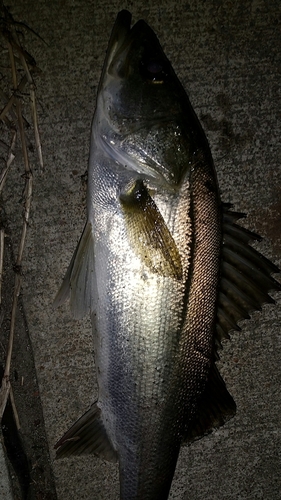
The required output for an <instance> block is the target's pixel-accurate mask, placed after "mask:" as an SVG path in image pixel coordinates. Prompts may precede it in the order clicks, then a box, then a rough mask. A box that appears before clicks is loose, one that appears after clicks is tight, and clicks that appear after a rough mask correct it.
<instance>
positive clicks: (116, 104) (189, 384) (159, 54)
mask: <svg viewBox="0 0 281 500" xmlns="http://www.w3.org/2000/svg"><path fill="white" fill-rule="evenodd" d="M243 216H244V214H241V213H236V212H233V211H231V207H230V205H226V204H223V203H222V202H221V200H220V196H219V189H218V184H217V178H216V173H215V169H214V164H213V160H212V156H211V152H210V148H209V145H208V142H207V138H206V136H205V133H204V132H203V129H202V127H201V125H200V123H199V120H198V118H197V116H196V114H195V112H194V110H193V108H192V106H191V104H190V102H189V99H188V97H187V95H186V93H185V91H184V89H183V87H182V85H181V83H180V82H179V80H178V78H177V76H176V75H175V73H174V71H173V69H172V66H171V64H170V62H169V61H168V59H167V57H166V56H165V54H164V52H163V50H162V48H161V46H160V44H159V41H158V39H157V37H156V35H155V33H154V32H153V30H152V29H151V28H150V27H149V26H148V25H147V24H146V23H145V21H143V20H140V21H138V22H137V23H136V24H135V25H134V26H133V27H131V14H130V13H129V12H128V11H126V10H123V11H121V12H120V13H119V14H118V15H117V19H116V22H115V24H114V27H113V30H112V34H111V37H110V41H109V45H108V49H107V54H106V59H105V62H104V66H103V70H102V75H101V80H100V83H99V88H98V95H97V103H96V111H95V115H94V119H93V123H92V136H91V149H90V159H89V168H88V197H87V222H86V225H85V228H84V231H83V234H82V236H81V239H80V241H79V244H78V246H77V248H76V250H75V253H74V255H73V258H72V260H71V263H70V266H69V268H68V271H67V273H66V276H65V279H64V281H63V284H62V286H61V288H60V290H59V292H58V294H57V297H56V299H55V305H56V306H59V305H60V304H62V303H63V302H64V301H65V300H66V299H68V298H69V299H70V307H71V310H72V312H73V315H74V317H76V318H81V317H82V316H84V315H85V314H86V313H89V312H90V314H91V318H92V325H93V337H94V351H95V363H96V370H97V379H98V388H99V390H98V400H97V402H96V403H94V404H93V405H92V406H91V408H90V409H89V410H88V411H87V412H86V413H85V414H84V415H83V416H82V417H81V418H80V419H79V420H78V421H77V422H76V423H75V424H74V425H73V426H72V427H71V428H70V429H69V431H68V432H66V434H65V435H64V436H63V437H62V438H61V439H60V440H59V441H58V443H57V444H56V448H57V456H58V457H59V458H61V457H66V456H69V455H80V454H94V455H97V456H99V457H101V458H104V459H106V460H109V461H114V462H115V461H118V462H119V472H120V498H121V500H165V499H167V498H168V496H169V491H170V486H171V483H172V479H173V475H174V471H175V467H176V463H177V458H178V454H179V450H180V447H181V445H182V444H183V443H185V442H187V443H189V442H192V441H193V440H194V439H197V438H199V437H201V436H203V435H205V434H208V433H209V432H211V430H212V429H214V428H217V427H219V426H221V425H223V424H224V423H225V422H226V421H228V420H229V419H230V418H231V417H233V416H234V414H235V410H236V406H235V402H234V400H233V399H232V396H231V395H230V394H229V392H228V390H227V388H226V385H225V383H224V381H223V379H222V377H221V376H220V374H219V372H218V369H217V367H216V360H218V349H219V348H220V347H221V341H222V340H223V339H225V338H228V337H229V332H230V331H232V330H237V329H238V330H239V329H240V328H239V326H238V324H237V323H238V322H239V321H240V320H242V319H246V318H249V313H251V312H252V311H254V310H257V309H260V308H261V305H262V304H263V303H265V302H274V301H273V299H272V298H271V297H270V295H269V294H268V292H269V291H270V290H280V289H281V286H280V284H279V283H278V282H277V281H276V280H275V279H274V278H273V277H272V276H271V275H272V274H273V273H278V272H279V270H278V268H277V267H276V266H275V265H274V264H272V263H271V262H270V261H269V260H267V259H266V258H265V257H263V256H262V255H261V254H260V253H258V252H257V251H256V250H255V249H254V248H252V246H250V244H249V243H251V242H253V241H254V240H258V239H259V237H258V236H257V235H256V234H254V233H251V232H249V231H248V230H246V229H244V228H242V227H240V226H239V225H237V224H236V222H237V220H238V219H239V218H241V217H243Z"/></svg>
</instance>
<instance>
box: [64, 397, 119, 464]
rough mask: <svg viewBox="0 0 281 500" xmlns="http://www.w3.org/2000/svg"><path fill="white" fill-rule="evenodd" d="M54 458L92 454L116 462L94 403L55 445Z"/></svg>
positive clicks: (115, 456) (99, 411) (99, 412)
mask: <svg viewBox="0 0 281 500" xmlns="http://www.w3.org/2000/svg"><path fill="white" fill-rule="evenodd" d="M55 448H56V449H57V453H56V458H64V457H69V456H70V455H89V454H94V455H97V456H98V457H100V458H104V459H105V460H107V461H108V462H117V460H118V457H117V453H116V451H115V450H114V448H113V446H112V444H111V442H110V440H109V437H108V436H107V433H106V430H105V427H104V425H103V422H102V419H101V410H100V409H99V408H98V406H97V404H96V403H94V404H93V405H92V406H91V408H90V409H89V410H88V411H87V412H86V413H84V415H82V417H80V418H79V420H77V422H75V424H74V425H72V427H70V429H69V430H68V431H67V432H66V433H65V434H64V436H63V437H62V438H61V439H60V440H59V441H58V442H57V443H56V445H55Z"/></svg>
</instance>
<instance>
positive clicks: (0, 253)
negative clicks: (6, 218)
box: [0, 229, 5, 304]
mask: <svg viewBox="0 0 281 500" xmlns="http://www.w3.org/2000/svg"><path fill="white" fill-rule="evenodd" d="M4 244H5V230H4V229H1V230H0V304H1V303H2V278H3V262H4Z"/></svg>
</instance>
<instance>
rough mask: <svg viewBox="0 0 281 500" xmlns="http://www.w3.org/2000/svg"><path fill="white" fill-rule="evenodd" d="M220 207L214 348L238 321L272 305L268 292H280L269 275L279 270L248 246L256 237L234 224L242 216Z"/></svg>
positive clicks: (218, 345)
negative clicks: (218, 285)
mask: <svg viewBox="0 0 281 500" xmlns="http://www.w3.org/2000/svg"><path fill="white" fill-rule="evenodd" d="M229 208H230V205H223V248H222V266H221V282H220V291H219V299H218V312H217V332H216V338H215V342H216V347H221V340H222V339H223V338H229V335H228V333H229V331H230V330H239V329H240V328H239V326H238V324H237V323H238V321H239V320H241V319H247V318H249V317H250V316H249V313H250V312H252V311H255V310H259V309H261V306H262V304H264V303H266V302H269V303H270V302H272V303H274V300H273V299H272V298H271V297H270V295H268V292H269V291H270V290H281V285H280V283H278V282H277V281H276V280H275V279H274V278H272V276H271V274H272V273H279V272H280V271H279V269H278V268H277V267H276V266H275V265H274V264H272V262H270V261H269V260H268V259H266V258H265V257H264V256H263V255H261V254H260V253H259V252H257V250H255V249H254V248H253V247H251V246H250V245H249V243H250V242H251V241H255V240H259V241H260V240H261V238H260V236H258V235H257V234H255V233H252V232H251V231H248V230H247V229H244V228H243V227H240V226H238V225H237V224H235V222H236V220H237V219H239V218H241V217H245V214H242V213H237V212H231V211H230V210H229Z"/></svg>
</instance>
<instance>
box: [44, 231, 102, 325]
mask: <svg viewBox="0 0 281 500" xmlns="http://www.w3.org/2000/svg"><path fill="white" fill-rule="evenodd" d="M95 287H96V280H95V270H94V237H93V230H92V225H91V223H90V222H87V223H86V225H85V227H84V231H83V233H82V236H81V238H80V240H79V243H78V245H77V247H76V250H75V252H74V254H73V257H72V259H71V262H70V264H69V267H68V269H67V272H66V275H65V277H64V280H63V282H62V285H61V287H60V289H59V291H58V293H57V295H56V297H55V300H54V304H53V305H54V307H58V306H60V305H61V304H62V303H63V302H64V301H65V300H66V299H68V298H70V309H71V311H72V313H73V316H74V318H76V319H79V318H82V317H83V316H84V315H85V314H86V313H87V312H88V311H89V310H90V311H92V310H93V303H94V299H95V295H96V292H95Z"/></svg>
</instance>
